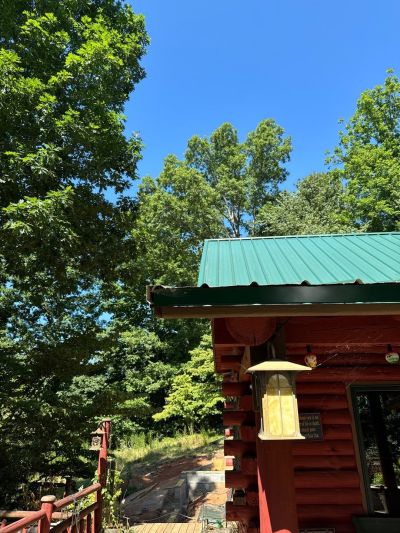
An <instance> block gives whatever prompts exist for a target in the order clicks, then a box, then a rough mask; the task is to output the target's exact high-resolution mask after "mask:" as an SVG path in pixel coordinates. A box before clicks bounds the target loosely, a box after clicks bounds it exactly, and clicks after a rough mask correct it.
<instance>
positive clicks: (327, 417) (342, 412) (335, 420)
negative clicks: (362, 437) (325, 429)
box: [321, 409, 351, 425]
mask: <svg viewBox="0 0 400 533" xmlns="http://www.w3.org/2000/svg"><path fill="white" fill-rule="evenodd" d="M321 421H322V424H324V425H330V424H343V425H344V424H349V425H350V424H351V417H350V412H349V410H348V409H339V410H337V411H336V410H335V411H325V412H322V413H321Z"/></svg>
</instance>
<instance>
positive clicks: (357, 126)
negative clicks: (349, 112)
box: [331, 73, 400, 231]
mask: <svg viewBox="0 0 400 533" xmlns="http://www.w3.org/2000/svg"><path fill="white" fill-rule="evenodd" d="M331 161H332V162H334V163H339V164H340V165H341V175H342V177H343V179H344V180H345V183H346V185H347V187H346V198H345V200H346V204H347V206H348V209H349V211H348V214H349V220H350V221H351V222H352V223H353V224H356V225H357V227H360V228H361V229H362V230H364V231H393V230H399V229H400V80H399V78H398V77H397V76H395V75H394V74H392V73H389V75H388V77H387V78H386V80H385V82H384V84H383V85H378V86H377V87H374V88H373V89H369V90H366V91H364V92H363V93H362V94H361V96H360V98H359V100H358V102H357V108H356V112H355V113H354V115H353V116H352V117H351V119H350V121H349V122H348V124H347V125H346V128H345V130H344V131H342V132H341V133H340V143H339V146H338V147H337V148H336V150H335V153H334V157H332V158H331Z"/></svg>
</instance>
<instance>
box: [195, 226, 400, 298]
mask: <svg viewBox="0 0 400 533" xmlns="http://www.w3.org/2000/svg"><path fill="white" fill-rule="evenodd" d="M357 282H358V283H363V284H376V283H399V282H400V232H393V233H357V234H343V235H300V236H290V237H260V238H243V239H210V240H206V241H205V244H204V250H203V255H202V259H201V264H200V272H199V278H198V286H199V287H200V286H203V285H207V286H209V287H233V286H246V285H247V286H248V285H251V284H258V285H263V286H265V285H267V286H268V285H269V286H271V285H301V284H309V285H334V284H350V283H357Z"/></svg>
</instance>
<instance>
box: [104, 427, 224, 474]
mask: <svg viewBox="0 0 400 533" xmlns="http://www.w3.org/2000/svg"><path fill="white" fill-rule="evenodd" d="M221 439H222V436H221V435H220V434H216V433H213V432H208V431H202V432H201V433H193V434H177V435H175V436H174V437H164V438H161V439H159V438H157V436H156V435H155V434H154V433H150V434H145V433H138V434H136V435H134V436H132V437H131V438H130V439H129V441H128V442H126V443H125V445H124V446H122V447H121V448H120V449H118V450H115V451H114V456H115V458H116V460H117V469H118V470H119V471H120V472H121V473H122V477H124V478H127V477H128V478H129V476H130V473H131V467H135V468H137V467H138V466H139V465H143V466H146V467H147V466H151V465H153V464H157V463H159V462H162V461H165V460H168V459H176V458H179V457H184V456H186V455H193V454H195V453H199V452H200V451H201V453H210V452H212V451H214V450H215V449H217V447H218V443H219V441H220V440H221Z"/></svg>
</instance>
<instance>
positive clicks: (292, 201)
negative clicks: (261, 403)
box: [0, 0, 400, 506]
mask: <svg viewBox="0 0 400 533" xmlns="http://www.w3.org/2000/svg"><path fill="white" fill-rule="evenodd" d="M0 12H1V14H2V16H1V18H0V185H1V186H0V233H1V235H0V236H1V239H0V350H1V357H0V372H1V375H2V387H1V389H0V480H1V482H0V503H1V505H2V506H3V505H5V506H9V505H11V504H17V503H18V501H17V499H18V498H17V497H16V494H17V489H18V488H20V487H21V486H23V485H24V484H26V483H27V482H28V481H32V479H34V478H35V477H36V478H40V477H43V476H44V477H51V476H53V475H66V474H74V475H79V474H87V473H88V472H90V471H91V469H92V463H91V460H90V456H89V455H88V452H87V442H86V441H85V437H86V436H88V435H89V433H90V430H91V429H92V427H94V424H95V421H96V419H98V418H100V417H101V416H104V415H110V416H112V417H113V422H114V425H113V427H114V436H115V437H116V438H117V440H118V439H124V440H129V436H130V435H132V434H133V433H134V432H146V431H149V430H150V429H152V430H155V431H157V432H158V433H159V434H161V433H163V434H171V433H173V432H174V431H176V430H182V429H184V428H186V429H187V428H192V427H197V428H199V427H201V426H202V425H212V424H218V422H216V420H217V419H218V417H217V416H216V415H217V413H218V410H219V408H220V403H221V397H220V395H219V390H218V386H219V381H218V379H217V378H216V377H215V375H214V373H213V364H212V353H211V350H210V345H209V343H210V341H209V338H207V337H206V336H205V335H207V333H208V323H206V322H203V321H199V320H197V321H195V320H192V321H188V320H187V321H178V320H177V321H167V320H165V321H158V320H155V319H154V317H153V316H152V314H151V312H150V310H149V308H148V306H147V304H146V301H145V286H146V285H147V284H150V283H164V284H176V285H191V284H194V283H195V282H196V275H197V269H198V263H199V259H200V255H201V249H202V243H203V241H204V239H206V238H219V237H238V236H246V235H282V234H299V233H329V232H344V231H351V230H354V229H355V230H357V231H363V230H366V229H368V230H381V229H383V230H390V229H398V224H399V209H400V208H399V190H400V188H399V179H400V178H399V176H400V168H399V162H398V155H399V148H400V144H399V118H400V96H399V95H400V82H399V80H398V78H397V77H396V76H394V75H393V74H390V75H389V76H388V78H387V79H386V81H385V83H384V85H382V86H379V87H376V88H374V89H372V90H368V91H366V92H365V93H363V94H362V95H361V97H360V99H359V101H358V104H357V109H356V112H355V114H354V116H353V117H352V118H351V119H350V121H349V123H348V125H347V126H346V131H345V132H342V133H341V134H340V139H339V145H338V147H337V149H336V150H335V152H334V154H333V155H332V157H331V158H330V164H331V166H332V168H331V169H330V170H329V172H326V173H313V174H310V175H309V176H307V177H305V178H304V179H302V180H300V181H299V182H298V183H297V188H296V190H295V191H293V192H288V191H284V190H283V186H284V181H285V178H286V177H287V175H288V171H287V168H286V166H285V164H286V163H287V162H288V160H289V157H290V154H291V149H292V147H291V140H290V137H288V136H286V135H285V133H284V130H283V129H282V128H281V127H280V126H279V125H278V124H276V122H275V121H274V120H272V119H267V120H262V121H261V122H260V123H259V124H258V126H256V128H255V129H254V131H252V132H250V133H249V134H248V135H247V137H246V138H245V140H244V141H243V142H241V141H240V140H239V137H238V133H237V131H236V130H235V128H234V127H233V126H232V125H231V124H229V123H225V124H223V125H222V126H220V127H219V128H217V129H216V130H215V131H214V132H213V133H212V134H211V135H210V137H209V138H200V137H198V136H195V137H192V138H191V139H189V141H188V145H187V150H186V153H185V156H184V157H183V159H182V160H179V159H178V158H177V157H176V156H173V155H169V156H168V157H167V158H166V160H165V163H164V168H163V170H162V172H161V174H160V175H159V176H158V177H146V178H144V179H143V180H142V182H141V184H140V186H139V191H138V194H137V196H136V197H134V198H132V196H131V194H130V193H129V189H130V186H131V184H132V180H133V179H135V178H136V165H137V162H138V160H139V158H140V150H141V141H140V139H139V138H137V137H135V136H133V137H131V138H127V137H126V136H125V133H124V116H123V108H124V104H125V102H126V101H127V98H128V96H129V94H130V93H131V92H132V90H134V87H135V85H136V84H137V83H138V82H139V81H140V80H141V79H142V78H143V76H144V71H143V69H142V67H141V65H140V61H141V58H142V56H143V54H144V52H145V49H146V46H147V44H148V37H147V34H146V31H145V27H144V20H143V18H142V17H141V16H139V15H136V14H134V13H133V11H132V9H131V7H130V6H129V5H128V4H125V3H124V2H119V1H116V0H95V1H90V0H80V1H79V2H78V1H77V0H65V1H63V2H56V1H55V0H38V1H36V2H34V3H32V2H28V1H27V0H21V1H19V2H14V1H10V0H3V1H2V2H0ZM111 199H112V200H111ZM166 420H167V421H168V424H166V423H165V421H166Z"/></svg>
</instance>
